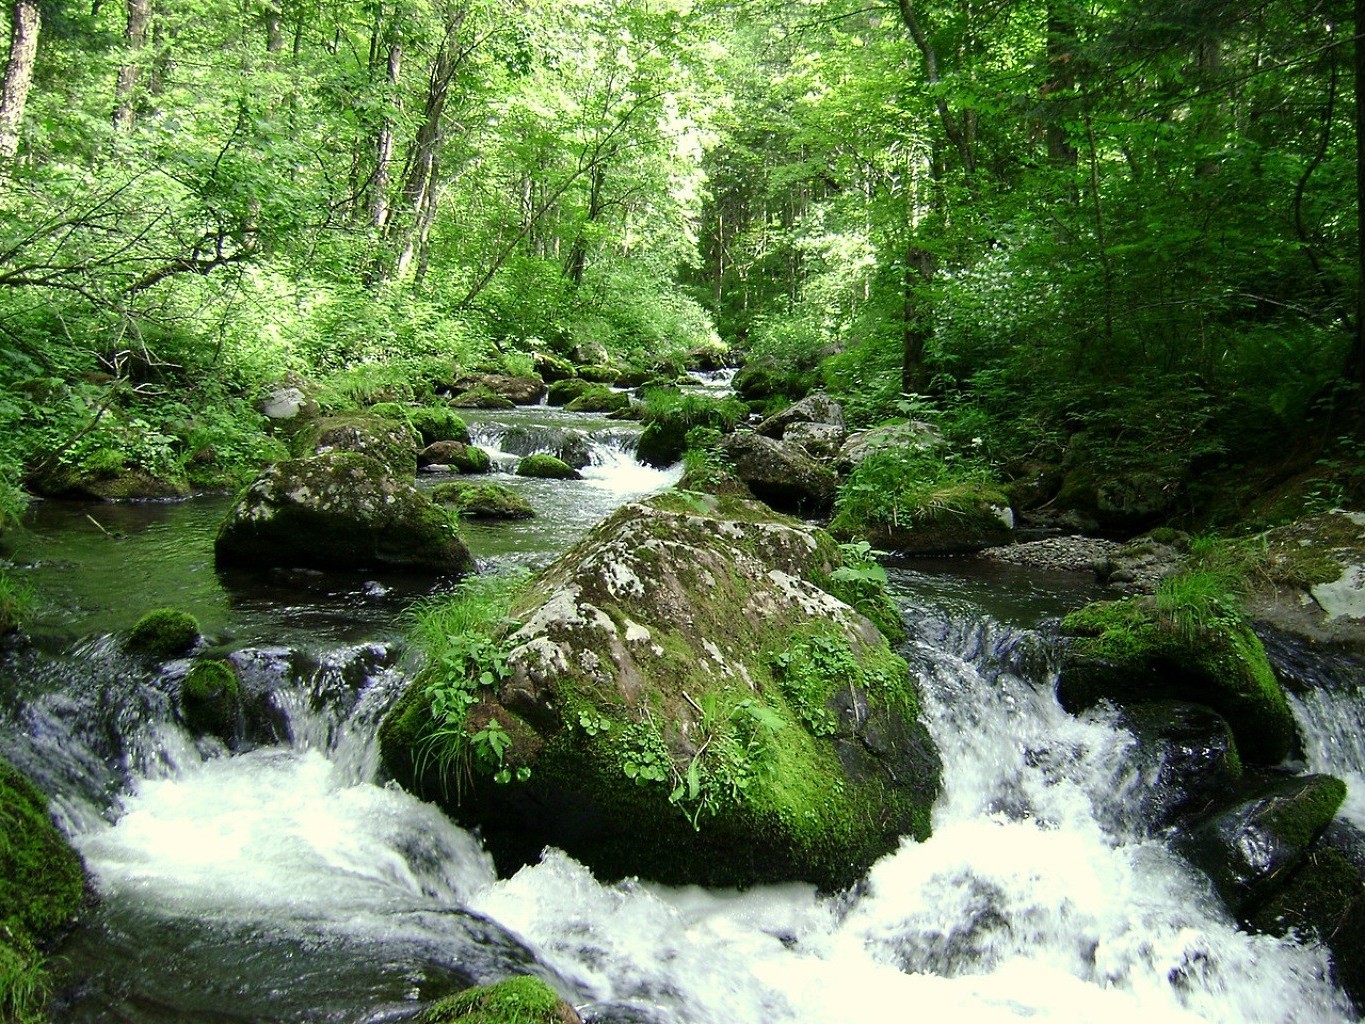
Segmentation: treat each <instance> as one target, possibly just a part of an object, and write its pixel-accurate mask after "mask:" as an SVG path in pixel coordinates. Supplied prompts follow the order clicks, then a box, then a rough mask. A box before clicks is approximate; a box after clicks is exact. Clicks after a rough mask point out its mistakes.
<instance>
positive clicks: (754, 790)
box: [380, 492, 939, 888]
mask: <svg viewBox="0 0 1365 1024" xmlns="http://www.w3.org/2000/svg"><path fill="white" fill-rule="evenodd" d="M838 567H839V550H838V548H837V546H836V545H835V544H834V543H833V541H832V540H831V539H830V538H829V536H828V535H827V534H825V533H823V532H822V531H819V530H816V529H814V528H812V527H808V526H805V525H804V524H802V523H800V522H798V521H796V520H792V519H788V518H786V517H783V516H779V515H777V514H775V513H773V512H772V511H771V510H770V509H768V508H766V507H765V506H763V505H761V504H759V503H757V502H746V501H740V500H734V499H724V498H708V497H707V496H704V495H700V494H683V493H680V492H670V493H667V494H664V495H660V496H657V497H655V498H652V499H650V500H649V501H647V502H642V503H636V504H631V505H627V506H625V507H624V508H623V509H621V510H619V511H618V512H617V513H616V514H614V515H613V516H612V517H611V518H609V519H608V520H607V521H606V522H604V523H603V524H601V525H600V526H598V527H597V528H596V529H595V530H594V531H593V532H592V533H591V534H590V535H589V536H588V537H586V538H585V539H584V540H583V541H581V542H580V543H579V544H577V545H575V547H574V548H572V549H571V550H570V551H568V552H567V553H565V554H564V555H563V556H562V557H561V558H560V559H559V560H558V561H556V562H555V563H554V564H553V565H552V566H550V567H549V568H548V569H546V570H545V571H544V572H543V573H542V574H541V575H540V576H539V577H537V578H536V579H535V580H534V581H532V583H531V584H530V586H529V587H528V589H527V590H526V591H525V592H524V593H523V594H522V595H521V596H520V597H519V598H518V599H517V600H516V602H515V603H514V604H513V607H512V612H511V614H512V617H513V618H514V620H515V623H514V624H513V625H510V626H508V627H506V631H505V632H503V633H502V634H500V635H499V639H498V641H497V644H496V645H495V646H496V648H497V649H498V650H500V651H502V652H505V653H503V654H501V655H499V656H498V657H494V656H493V655H491V654H490V655H488V656H487V658H484V659H480V660H479V661H478V663H477V664H476V665H475V666H474V667H473V668H471V669H470V670H469V671H470V672H472V678H473V679H475V680H478V679H482V678H483V677H484V674H485V673H487V679H488V685H486V686H481V687H477V691H478V692H477V699H476V703H475V704H474V706H473V707H472V708H471V709H470V711H469V717H468V719H467V720H466V728H467V729H468V730H469V731H470V735H474V733H473V730H475V729H480V730H483V731H484V732H485V733H486V732H487V731H488V729H489V727H490V723H491V722H493V721H496V722H497V723H498V726H497V730H496V731H497V732H499V733H501V734H503V735H505V736H506V737H508V739H509V743H508V745H507V747H506V749H505V750H504V755H505V761H504V762H502V771H503V772H505V775H504V777H505V778H507V779H509V781H507V782H505V783H502V784H499V783H498V782H497V781H496V778H497V776H496V775H493V773H492V770H491V768H492V766H488V767H484V768H480V767H479V764H478V762H477V761H475V762H474V770H473V772H472V777H469V776H464V780H465V781H464V783H463V790H462V792H461V793H460V797H459V799H458V802H457V800H456V799H455V798H454V797H452V796H451V795H450V794H452V793H453V792H456V790H455V789H452V785H451V780H450V779H443V778H442V777H441V776H440V775H439V773H437V772H435V771H434V769H433V767H432V764H433V762H432V761H431V760H430V759H427V760H426V761H425V765H426V768H427V771H426V773H425V774H424V775H423V776H422V777H421V778H414V775H413V772H414V769H415V766H416V765H417V764H418V758H417V752H418V751H419V750H421V749H422V745H423V743H424V742H426V741H425V739H424V737H425V735H426V733H427V731H428V730H429V729H430V727H431V722H432V711H431V703H430V701H431V697H430V694H429V692H428V691H427V689H426V687H427V685H428V684H427V682H426V680H425V679H421V680H419V681H418V682H417V683H415V684H414V685H413V686H412V687H410V688H409V690H408V691H407V692H406V693H405V695H404V696H403V698H402V699H401V700H400V701H399V703H398V704H397V705H396V706H395V707H394V709H393V710H392V711H391V712H390V714H389V716H388V717H387V718H386V719H385V722H384V724H383V726H382V727H381V730H380V738H381V751H382V753H383V758H384V763H385V765H386V767H388V769H389V770H390V771H391V772H392V773H393V774H395V775H396V776H397V777H398V778H399V779H400V780H404V781H405V782H407V783H410V784H413V785H415V786H416V787H417V788H418V789H419V790H420V791H422V792H425V793H427V794H429V795H431V796H433V797H436V798H438V799H441V798H442V794H443V793H444V794H445V796H444V799H445V801H446V803H447V805H448V806H451V809H452V811H453V813H454V814H455V815H456V816H457V817H458V818H460V819H461V820H463V821H466V822H469V823H471V824H477V825H478V826H479V827H480V828H481V830H482V832H483V835H484V836H485V838H486V840H487V842H488V844H489V848H490V850H492V851H493V853H494V856H495V857H496V858H497V859H498V861H499V865H500V867H501V868H503V869H504V870H510V869H511V868H513V867H514V866H515V865H517V864H520V863H524V862H527V861H533V860H535V859H536V858H537V857H538V856H539V854H540V851H541V850H542V849H543V848H544V847H545V846H546V845H547V844H548V845H554V846H556V847H558V848H560V849H563V850H565V851H567V852H568V853H569V854H570V855H572V856H573V857H575V858H578V859H579V860H581V861H582V862H583V863H585V864H587V865H588V866H589V867H591V868H592V870H593V871H594V873H595V874H597V875H598V876H599V877H612V878H614V877H621V876H624V875H638V876H640V877H645V878H651V879H657V880H660V881H665V882H669V883H678V884H682V883H693V882H695V883H702V884H714V885H745V884H753V883H756V882H760V881H776V880H780V879H805V880H809V881H812V882H815V883H818V884H820V885H823V886H827V887H830V888H835V887H839V886H843V885H847V884H849V883H850V882H852V881H853V880H855V879H856V878H857V877H859V875H860V874H861V873H862V872H863V871H864V870H865V869H866V867H867V866H868V865H869V864H870V863H872V861H873V860H875V859H876V858H877V857H879V856H881V855H883V854H884V853H886V852H888V851H890V850H891V849H893V848H894V847H895V846H896V844H897V842H898V837H899V836H901V835H911V836H916V837H920V838H922V837H924V836H925V835H927V833H928V828H929V809H930V807H931V806H932V803H933V801H934V798H935V796H936V794H937V792H938V788H939V762H938V756H937V753H936V751H935V749H934V746H933V743H932V741H931V740H930V738H929V736H928V733H927V731H926V730H925V728H924V726H923V724H922V723H921V722H920V719H919V712H918V706H919V705H918V692H917V690H916V687H915V683H914V681H913V679H912V678H911V676H910V674H909V671H908V669H907V667H906V665H905V663H904V661H903V660H901V659H900V658H899V657H898V656H896V655H895V654H894V652H893V651H892V650H891V648H890V647H889V645H888V644H887V642H886V639H885V638H884V637H883V636H882V634H881V633H880V632H879V631H878V629H877V627H876V626H875V625H874V624H873V623H872V622H871V621H869V620H868V619H867V618H866V617H864V616H863V615H862V614H860V613H858V612H857V611H855V610H854V609H853V608H851V607H850V606H848V605H846V604H844V603H843V602H841V601H839V600H838V599H837V598H835V597H833V596H832V595H831V594H830V593H829V592H827V591H825V590H822V589H821V588H820V587H819V586H818V585H817V583H818V582H820V581H824V582H828V581H829V579H830V575H831V573H833V572H834V571H835V570H836V569H837V568H838ZM498 658H501V659H502V660H501V661H499V660H498ZM499 665H503V666H505V668H499V667H498V666H499ZM431 678H434V679H439V678H441V677H439V676H437V677H431ZM450 770H451V771H461V770H462V769H461V768H459V767H458V765H456V766H453V767H452V768H451V769H450ZM490 775H492V776H493V777H492V778H490V777H489V776H490Z"/></svg>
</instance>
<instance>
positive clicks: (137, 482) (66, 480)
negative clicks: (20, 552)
mask: <svg viewBox="0 0 1365 1024" xmlns="http://www.w3.org/2000/svg"><path fill="white" fill-rule="evenodd" d="M24 482H25V484H26V485H27V487H28V488H29V489H30V490H31V491H33V493H35V494H40V495H42V496H43V497H47V498H83V499H94V500H96V501H156V500H164V499H167V498H184V497H186V496H188V495H189V493H190V488H189V484H188V483H187V482H186V481H185V480H184V478H183V477H178V476H167V475H160V476H159V475H157V474H155V473H152V472H150V471H148V470H146V469H144V468H142V467H141V466H136V465H129V464H128V463H127V461H126V460H125V459H124V457H123V456H122V454H120V453H119V452H115V451H113V450H110V449H104V450H102V451H98V452H95V453H93V454H92V455H91V456H90V457H88V458H86V459H84V460H82V461H81V462H80V463H79V464H76V465H67V464H64V463H57V464H54V465H51V466H46V465H45V466H42V467H40V468H39V469H38V470H36V471H34V472H32V473H29V474H28V475H27V477H26V478H25V481H24Z"/></svg>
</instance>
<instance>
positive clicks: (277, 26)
mask: <svg viewBox="0 0 1365 1024" xmlns="http://www.w3.org/2000/svg"><path fill="white" fill-rule="evenodd" d="M265 52H266V53H283V52H284V9H283V8H282V7H281V6H280V0H266V5H265Z"/></svg>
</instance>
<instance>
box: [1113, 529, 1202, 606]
mask: <svg viewBox="0 0 1365 1024" xmlns="http://www.w3.org/2000/svg"><path fill="white" fill-rule="evenodd" d="M1189 549H1190V538H1189V536H1188V535H1187V534H1184V533H1181V532H1180V531H1179V530H1170V529H1160V530H1153V531H1152V532H1151V533H1147V534H1143V535H1142V536H1141V537H1136V538H1134V539H1133V540H1130V541H1129V542H1128V543H1126V544H1124V545H1122V546H1121V547H1119V548H1118V550H1117V551H1114V552H1113V553H1112V554H1111V555H1110V556H1109V557H1108V558H1106V559H1104V560H1102V561H1100V562H1098V563H1097V564H1096V566H1095V574H1096V576H1098V577H1099V581H1100V582H1101V583H1106V584H1108V585H1110V586H1112V587H1114V588H1115V589H1118V590H1122V591H1124V592H1126V593H1131V594H1152V593H1155V592H1156V588H1157V584H1158V583H1160V582H1161V581H1162V580H1163V579H1165V578H1166V577H1167V576H1170V575H1172V574H1173V573H1175V572H1177V571H1179V569H1180V567H1181V566H1182V565H1183V564H1184V562H1185V556H1186V555H1187V554H1188V552H1189Z"/></svg>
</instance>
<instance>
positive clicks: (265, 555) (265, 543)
mask: <svg viewBox="0 0 1365 1024" xmlns="http://www.w3.org/2000/svg"><path fill="white" fill-rule="evenodd" d="M214 551H215V553H216V555H217V559H218V562H219V564H223V565H240V566H247V567H251V568H265V567H269V566H287V567H300V566H301V567H309V568H319V569H376V568H378V569H394V570H410V571H421V572H456V573H458V572H466V571H468V570H469V569H471V568H472V567H473V559H472V558H471V557H470V555H469V551H468V549H467V548H466V547H465V546H464V543H463V542H462V541H461V540H460V536H459V521H458V519H457V518H456V517H455V516H454V515H453V514H451V513H449V512H447V511H446V510H445V509H443V508H441V507H440V506H439V505H436V504H434V503H433V502H432V501H431V500H430V499H429V498H428V497H427V496H426V495H424V494H422V493H421V492H420V491H418V490H417V488H415V487H414V486H413V485H412V484H409V483H406V482H403V481H400V480H396V479H395V478H394V477H393V476H391V475H390V474H389V473H388V472H387V471H386V470H385V467H384V466H383V465H381V464H380V463H379V462H377V461H376V460H374V459H372V458H370V457H369V456H366V455H359V454H356V453H354V452H330V453H328V454H325V455H315V456H313V457H311V458H307V459H293V460H290V461H288V462H280V463H277V464H275V465H274V466H271V467H270V468H269V469H267V470H266V471H265V473H263V474H262V475H261V476H260V478H259V479H257V480H256V482H255V483H253V484H252V485H251V486H250V487H248V488H247V489H246V490H245V491H243V492H242V495H241V496H240V497H239V498H238V499H237V502H236V504H235V505H233V507H232V508H231V509H230V510H229V511H228V514H227V518H226V519H225V520H224V521H223V524H222V526H221V527H220V528H219V530H218V536H217V539H216V540H215V542H214Z"/></svg>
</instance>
